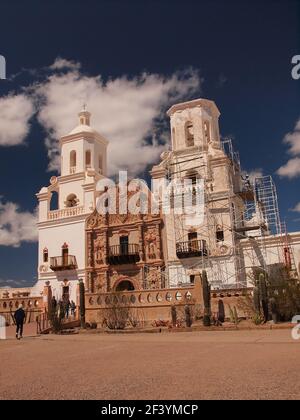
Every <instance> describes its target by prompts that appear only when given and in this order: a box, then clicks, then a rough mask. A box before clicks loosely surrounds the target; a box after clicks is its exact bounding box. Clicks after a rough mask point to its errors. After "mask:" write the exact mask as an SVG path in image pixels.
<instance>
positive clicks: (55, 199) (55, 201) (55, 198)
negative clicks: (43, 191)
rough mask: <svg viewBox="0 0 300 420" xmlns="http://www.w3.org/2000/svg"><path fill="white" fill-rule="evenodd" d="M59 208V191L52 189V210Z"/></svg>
mask: <svg viewBox="0 0 300 420" xmlns="http://www.w3.org/2000/svg"><path fill="white" fill-rule="evenodd" d="M57 209H58V192H57V191H52V193H51V200H50V210H57Z"/></svg>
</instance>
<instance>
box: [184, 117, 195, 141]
mask: <svg viewBox="0 0 300 420" xmlns="http://www.w3.org/2000/svg"><path fill="white" fill-rule="evenodd" d="M185 144H186V146H187V147H191V146H194V127H193V124H192V123H191V122H190V121H188V122H187V123H186V125H185Z"/></svg>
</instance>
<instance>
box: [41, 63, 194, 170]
mask: <svg viewBox="0 0 300 420" xmlns="http://www.w3.org/2000/svg"><path fill="white" fill-rule="evenodd" d="M200 84H201V79H200V78H199V75H198V73H197V72H196V71H194V70H191V69H189V70H187V71H185V72H184V73H181V74H180V73H174V74H173V75H171V76H170V77H163V76H161V75H158V74H146V73H144V74H142V75H141V76H136V77H133V78H131V79H129V78H127V77H125V76H123V77H119V78H116V79H110V80H109V81H107V82H106V83H104V81H103V80H102V78H101V76H95V77H87V76H84V75H82V74H81V73H80V72H79V71H77V70H72V71H69V72H67V73H66V74H54V75H52V76H50V77H49V78H48V79H47V81H46V82H44V83H41V84H39V85H38V86H37V87H35V88H34V89H35V91H34V92H35V95H36V98H37V100H38V101H39V102H40V105H39V109H40V111H39V114H38V119H39V122H40V123H41V124H42V125H43V126H44V128H45V129H46V131H47V133H48V137H47V139H46V146H47V148H48V155H49V158H50V165H49V169H51V170H54V169H55V170H57V169H59V159H58V139H59V137H60V136H62V135H64V134H67V133H68V132H70V131H71V130H72V129H73V128H74V127H75V126H76V125H77V124H78V121H77V114H78V112H79V111H80V109H81V108H82V104H83V103H84V102H86V103H87V104H88V109H89V111H90V112H91V113H92V124H91V125H92V126H93V127H94V128H95V129H96V130H98V131H99V132H100V133H101V134H103V135H104V136H105V137H106V138H107V140H108V141H109V149H108V162H109V171H110V175H112V174H115V173H117V172H118V170H119V169H127V168H128V169H129V170H130V172H131V173H132V174H134V175H136V174H138V173H139V172H141V171H142V170H144V169H145V167H146V166H147V165H148V164H151V163H153V162H155V161H157V159H158V157H159V155H160V153H161V151H162V150H163V149H165V148H166V138H167V136H166V130H165V127H164V125H163V123H162V121H163V119H162V117H164V116H165V111H166V109H167V108H168V107H169V106H171V105H172V104H173V103H174V102H176V101H180V100H186V99H188V98H190V97H191V96H192V95H193V94H195V93H196V92H198V93H199V88H200ZM157 139H159V141H158V140H157Z"/></svg>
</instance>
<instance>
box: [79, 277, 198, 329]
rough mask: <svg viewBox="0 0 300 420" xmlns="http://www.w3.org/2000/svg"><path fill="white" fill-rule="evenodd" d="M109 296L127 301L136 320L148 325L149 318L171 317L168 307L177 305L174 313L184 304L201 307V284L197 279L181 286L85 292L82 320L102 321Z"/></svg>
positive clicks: (163, 318)
mask: <svg viewBox="0 0 300 420" xmlns="http://www.w3.org/2000/svg"><path fill="white" fill-rule="evenodd" d="M112 299H119V301H120V302H130V303H129V304H128V306H127V305H126V304H125V305H124V303H123V306H126V307H129V308H130V309H131V310H132V311H133V313H134V316H135V317H136V318H137V320H138V321H140V322H142V324H143V325H149V324H151V323H152V322H153V321H158V320H163V321H168V320H169V321H170V320H171V307H172V306H173V305H175V306H176V307H177V308H178V314H180V313H183V311H184V306H185V305H186V304H192V305H198V309H199V310H203V298H202V287H201V281H200V279H196V281H195V284H194V285H190V286H188V287H181V288H168V289H155V290H154V289H153V290H151V289H150V290H135V291H125V292H119V293H118V294H117V295H113V294H111V293H100V294H99V293H86V295H85V301H86V322H89V323H90V322H97V323H98V324H99V323H100V324H101V323H102V322H103V318H104V317H105V311H107V310H109V308H111V307H112Z"/></svg>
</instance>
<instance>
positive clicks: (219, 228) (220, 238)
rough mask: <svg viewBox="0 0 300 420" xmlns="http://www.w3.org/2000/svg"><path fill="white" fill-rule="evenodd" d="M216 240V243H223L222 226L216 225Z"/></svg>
mask: <svg viewBox="0 0 300 420" xmlns="http://www.w3.org/2000/svg"><path fill="white" fill-rule="evenodd" d="M216 239H217V242H223V241H224V230H223V228H222V226H220V225H218V226H217V229H216Z"/></svg>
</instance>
